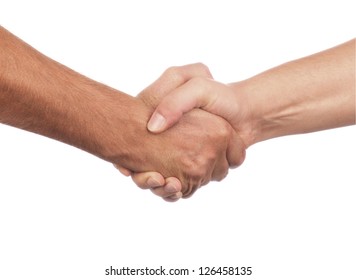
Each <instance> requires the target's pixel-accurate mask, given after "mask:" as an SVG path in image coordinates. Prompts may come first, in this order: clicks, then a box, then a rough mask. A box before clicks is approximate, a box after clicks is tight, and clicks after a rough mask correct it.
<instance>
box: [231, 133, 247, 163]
mask: <svg viewBox="0 0 356 280" xmlns="http://www.w3.org/2000/svg"><path fill="white" fill-rule="evenodd" d="M226 158H227V161H228V162H229V166H230V168H236V167H238V166H240V165H241V164H242V163H243V162H244V160H245V158H246V146H245V144H244V142H243V141H242V139H241V138H240V137H239V136H238V134H237V133H236V132H233V133H232V137H231V138H230V141H229V144H228V147H227V150H226Z"/></svg>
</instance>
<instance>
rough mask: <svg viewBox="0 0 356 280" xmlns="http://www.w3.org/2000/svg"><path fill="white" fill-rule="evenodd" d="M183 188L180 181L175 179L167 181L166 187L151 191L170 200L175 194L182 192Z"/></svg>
mask: <svg viewBox="0 0 356 280" xmlns="http://www.w3.org/2000/svg"><path fill="white" fill-rule="evenodd" d="M181 190H182V186H181V183H180V181H179V180H178V179H177V178H175V177H169V178H167V179H166V182H165V185H164V186H161V187H156V188H151V191H152V192H153V193H154V194H155V195H157V196H160V197H162V198H168V197H170V196H172V195H174V194H177V193H179V192H181Z"/></svg>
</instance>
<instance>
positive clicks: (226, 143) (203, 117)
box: [116, 64, 246, 201]
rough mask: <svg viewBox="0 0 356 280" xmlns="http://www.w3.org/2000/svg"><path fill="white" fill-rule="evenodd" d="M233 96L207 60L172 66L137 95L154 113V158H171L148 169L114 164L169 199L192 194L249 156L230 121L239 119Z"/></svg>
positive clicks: (144, 187)
mask: <svg viewBox="0 0 356 280" xmlns="http://www.w3.org/2000/svg"><path fill="white" fill-rule="evenodd" d="M233 97H234V95H233V92H232V89H230V88H229V87H228V86H227V85H223V84H221V83H217V82H215V81H213V80H212V76H211V74H210V71H209V70H208V68H207V67H206V66H205V65H203V64H191V65H186V66H182V67H172V68H169V69H168V70H166V71H165V72H164V73H163V75H162V76H161V77H160V78H159V79H158V80H157V81H155V82H154V83H153V84H151V85H150V86H149V87H147V88H146V89H145V90H143V91H142V92H141V93H140V94H139V95H138V96H137V98H138V99H139V100H140V101H142V102H143V103H144V105H145V106H146V107H148V108H149V110H150V113H151V114H152V115H151V119H150V121H149V122H148V125H147V127H148V130H149V131H150V133H151V134H157V135H154V137H155V138H156V139H155V138H151V140H150V144H152V145H153V144H157V145H155V146H154V147H152V148H151V149H155V150H154V151H151V152H152V153H154V154H155V155H156V156H153V157H152V158H156V157H157V154H158V158H161V159H162V161H163V160H164V159H166V158H168V159H169V162H160V163H159V164H158V165H157V164H155V165H154V166H155V168H157V169H153V170H146V172H134V171H133V170H129V169H127V168H124V167H121V166H118V165H116V167H117V168H118V169H119V170H120V171H121V173H123V174H124V175H126V176H131V177H132V179H133V180H134V182H135V183H136V184H137V185H138V186H139V187H141V188H142V189H150V190H151V191H152V192H153V193H154V194H156V195H158V196H160V197H162V198H163V199H165V200H166V201H177V200H178V199H180V198H181V197H184V198H186V197H189V196H191V195H192V194H193V193H194V192H195V191H196V190H197V189H198V188H199V187H201V186H204V185H206V184H207V183H209V182H210V181H212V180H215V181H220V180H222V179H223V178H225V177H226V175H227V174H228V170H229V168H234V167H237V166H239V165H240V164H242V162H243V161H244V159H245V147H246V145H245V143H244V141H243V139H242V138H241V137H240V136H239V134H238V131H237V130H236V129H235V128H234V127H233V126H232V125H231V124H230V123H229V121H231V122H234V120H235V119H236V117H235V116H233V115H234V114H236V112H235V110H233V109H232V107H231V105H232V104H231V102H232V100H231V98H233ZM194 108H196V109H194ZM198 108H200V109H198ZM212 113H213V114H212ZM159 136H160V137H163V138H164V140H163V141H169V142H170V144H171V145H170V148H167V145H164V144H163V143H162V145H160V143H159V142H157V143H152V142H155V140H157V141H160V139H162V138H160V137H159ZM143 148H145V149H148V147H143ZM159 155H161V156H159ZM152 158H151V159H152ZM151 159H150V158H147V161H150V160H151Z"/></svg>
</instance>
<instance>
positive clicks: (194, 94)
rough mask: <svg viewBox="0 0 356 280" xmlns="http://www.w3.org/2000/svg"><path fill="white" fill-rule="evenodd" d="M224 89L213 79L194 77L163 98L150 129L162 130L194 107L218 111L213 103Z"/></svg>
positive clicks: (152, 118) (149, 124) (152, 130)
mask: <svg viewBox="0 0 356 280" xmlns="http://www.w3.org/2000/svg"><path fill="white" fill-rule="evenodd" d="M222 89H224V88H223V86H222V85H221V84H219V83H216V82H213V81H212V80H209V79H206V78H192V79H191V80H189V81H188V82H186V83H185V84H184V85H182V86H180V87H178V88H177V89H175V90H173V91H172V92H171V93H170V94H169V95H167V96H165V97H164V98H163V99H162V101H161V102H160V104H159V105H158V106H157V108H156V110H155V111H154V113H153V114H152V116H151V119H150V120H149V122H148V124H147V128H148V130H150V131H151V132H154V133H159V132H162V131H164V130H166V129H168V128H169V127H171V126H173V125H174V124H175V123H176V122H178V120H179V119H180V118H181V117H182V115H183V114H184V113H186V112H189V111H191V110H192V109H194V108H202V109H204V108H206V109H207V110H209V108H213V111H209V112H211V113H216V112H214V106H213V104H214V103H215V101H216V100H217V99H218V98H219V96H218V95H219V92H220V91H221V90H222ZM222 98H223V97H222ZM230 105H231V104H230Z"/></svg>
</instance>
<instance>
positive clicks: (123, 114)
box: [0, 27, 144, 164]
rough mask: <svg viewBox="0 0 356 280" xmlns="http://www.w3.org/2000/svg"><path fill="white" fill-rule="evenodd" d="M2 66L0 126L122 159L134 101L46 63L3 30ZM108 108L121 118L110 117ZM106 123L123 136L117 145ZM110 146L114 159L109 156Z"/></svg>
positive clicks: (0, 30)
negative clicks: (12, 127) (1, 124)
mask: <svg viewBox="0 0 356 280" xmlns="http://www.w3.org/2000/svg"><path fill="white" fill-rule="evenodd" d="M0 65H1V68H0V122H1V123H4V124H8V125H11V126H14V127H18V128H21V129H25V130H28V131H32V132H35V133H38V134H41V135H45V136H48V137H50V138H54V139H57V140H59V141H62V142H64V143H67V144H70V145H73V146H75V147H78V148H80V149H83V150H85V151H88V152H90V153H92V154H94V155H97V156H99V157H101V158H104V159H106V160H110V161H115V162H118V160H120V157H125V153H127V150H126V148H127V147H128V146H129V143H128V142H131V140H129V139H130V134H129V129H128V128H127V126H128V125H129V124H130V123H132V121H133V120H134V119H135V118H133V117H132V113H130V112H136V111H137V110H136V109H137V102H136V100H135V99H134V98H133V97H131V96H128V95H125V94H123V93H121V92H118V91H116V90H114V89H112V88H109V87H107V86H104V85H102V84H100V83H97V82H94V81H92V80H90V79H88V78H86V77H84V76H82V75H80V74H78V73H76V72H74V71H72V70H70V69H69V68H67V67H65V66H63V65H61V64H59V63H57V62H55V61H53V60H51V59H49V58H48V57H46V56H44V55H42V54H41V53H39V52H38V51H36V50H35V49H33V48H32V47H30V46H29V45H27V44H26V43H24V42H22V41H21V40H20V39H18V38H16V37H15V36H13V35H12V34H11V33H9V32H8V31H6V30H5V29H4V28H2V27H0ZM113 106H115V108H113ZM111 110H117V111H119V112H120V114H116V115H115V117H116V118H115V119H112V118H111V117H109V113H110V111H111ZM110 125H113V126H114V127H115V131H120V130H121V131H122V132H123V131H124V130H125V132H126V133H125V134H124V133H121V134H118V133H117V134H116V135H115V143H111V142H113V141H112V140H111V139H112V137H111V135H110V134H111V131H110V130H109V131H108V130H107V127H110ZM143 125H144V124H143ZM143 125H142V127H143ZM124 136H125V137H124ZM109 145H110V149H111V150H110V151H108V148H109ZM113 145H114V147H115V148H116V151H117V154H115V155H113V154H112V153H111V151H112V150H113ZM120 147H121V148H120ZM121 152H122V154H121ZM122 164H124V163H122Z"/></svg>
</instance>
